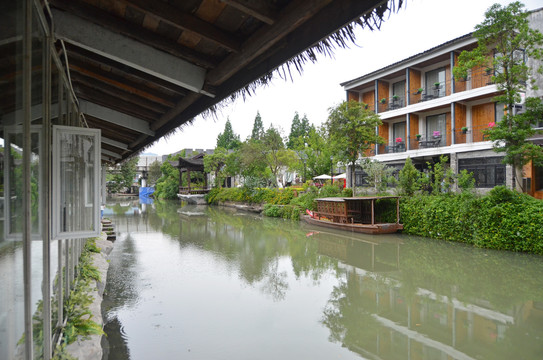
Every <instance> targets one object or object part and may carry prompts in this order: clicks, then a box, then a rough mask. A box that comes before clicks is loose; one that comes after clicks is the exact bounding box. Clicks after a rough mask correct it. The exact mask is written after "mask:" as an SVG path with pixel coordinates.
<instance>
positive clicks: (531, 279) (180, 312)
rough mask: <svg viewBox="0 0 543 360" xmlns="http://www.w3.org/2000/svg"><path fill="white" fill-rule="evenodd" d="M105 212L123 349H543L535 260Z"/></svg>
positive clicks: (217, 354) (292, 353)
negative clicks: (112, 237) (114, 234)
mask: <svg viewBox="0 0 543 360" xmlns="http://www.w3.org/2000/svg"><path fill="white" fill-rule="evenodd" d="M136 201H137V200H136ZM135 208H138V210H137V211H136V210H135ZM109 209H112V210H111V211H112V212H111V217H112V218H113V220H114V222H115V223H116V224H117V229H118V231H119V232H120V236H119V237H118V240H117V243H116V245H115V249H114V253H113V255H112V256H113V257H112V260H111V268H110V275H108V286H107V289H106V291H107V292H108V297H109V298H108V301H110V303H109V304H108V306H106V312H107V315H106V316H107V318H108V319H111V321H112V323H113V325H115V324H117V322H118V324H117V325H116V327H113V329H112V330H110V331H112V332H115V331H118V330H115V329H116V328H117V329H120V328H124V329H125V331H126V335H123V336H121V337H120V338H119V339H120V340H118V341H120V343H119V344H118V345H116V341H115V340H113V339H114V336H109V340H110V345H109V346H110V347H114V348H116V349H121V350H120V351H121V352H124V356H125V357H124V358H131V359H137V358H141V359H145V358H148V357H149V356H153V357H157V356H158V357H160V356H163V357H164V358H180V359H181V358H202V359H204V358H205V359H211V358H217V359H229V358H237V359H240V358H247V359H250V358H260V359H268V358H269V359H276V358H285V359H287V358H300V357H302V358H313V359H318V358H321V359H328V358H344V359H350V358H352V359H358V358H360V355H362V357H365V358H369V359H374V358H380V359H442V358H451V359H509V358H512V357H513V356H514V357H515V358H526V359H530V358H537V356H539V355H540V354H541V353H543V293H542V291H541V289H543V277H542V276H541V275H542V274H543V265H542V262H541V257H536V256H529V255H524V254H510V253H497V252H491V251H484V250H479V249H473V248H470V247H465V246H462V245H459V244H449V243H444V242H435V241H429V240H425V239H418V238H410V237H407V236H403V235H390V236H378V237H371V236H367V235H362V234H350V233H346V232H338V231H330V230H329V229H320V228H316V227H309V226H307V225H301V224H298V223H294V222H290V221H283V220H278V219H270V218H261V217H260V216H258V215H254V214H250V213H236V212H235V211H232V210H228V209H226V210H225V209H220V208H216V207H196V206H185V207H182V208H180V207H179V204H177V203H172V202H165V203H163V202H155V203H154V204H149V205H146V208H145V209H142V205H140V204H137V202H135V203H130V204H126V203H125V204H123V205H121V204H112V205H111V206H109ZM114 209H116V210H114ZM172 338H175V339H176V341H173V342H172V341H171V339H172ZM326 339H328V340H329V341H326ZM159 344H160V345H159ZM157 346H160V351H158V352H150V350H149V349H150V348H153V349H156V348H157ZM189 349H190V351H189ZM263 349H266V351H263ZM112 353H113V352H112ZM196 353H198V355H196ZM110 358H123V357H122V355H118V357H117V356H116V357H110Z"/></svg>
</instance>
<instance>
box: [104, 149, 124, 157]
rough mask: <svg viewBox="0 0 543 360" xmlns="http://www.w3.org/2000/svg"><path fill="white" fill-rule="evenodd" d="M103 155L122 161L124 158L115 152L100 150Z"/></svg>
mask: <svg viewBox="0 0 543 360" xmlns="http://www.w3.org/2000/svg"><path fill="white" fill-rule="evenodd" d="M100 150H101V152H102V154H103V155H107V156H110V157H114V158H115V159H120V158H122V156H121V155H119V154H117V153H116V152H114V151H109V150H106V149H100Z"/></svg>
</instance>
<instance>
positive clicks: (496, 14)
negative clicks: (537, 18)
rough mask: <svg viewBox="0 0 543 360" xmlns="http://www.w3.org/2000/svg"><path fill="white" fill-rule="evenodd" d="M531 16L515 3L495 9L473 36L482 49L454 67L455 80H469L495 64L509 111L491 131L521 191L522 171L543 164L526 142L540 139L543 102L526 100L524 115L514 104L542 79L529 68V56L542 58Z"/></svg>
mask: <svg viewBox="0 0 543 360" xmlns="http://www.w3.org/2000/svg"><path fill="white" fill-rule="evenodd" d="M528 15H529V14H528V13H527V12H526V11H525V10H524V5H523V4H521V3H520V2H518V1H516V2H513V3H511V4H509V5H507V6H502V5H499V4H494V5H492V6H491V7H490V8H489V9H488V10H487V12H486V13H485V19H484V20H483V22H482V23H481V24H479V25H477V26H476V27H475V29H476V30H475V32H474V33H473V35H474V36H475V37H476V38H477V41H478V45H477V48H475V49H474V50H472V51H463V52H462V53H461V54H460V56H459V59H458V65H457V66H456V67H455V69H454V70H453V71H454V75H455V76H456V77H465V76H466V75H467V74H468V71H469V70H470V69H472V68H473V67H475V66H483V65H485V64H489V63H491V64H492V67H493V69H494V76H493V77H492V79H493V81H494V82H495V83H496V85H497V87H498V89H499V90H500V91H501V94H500V95H498V96H496V98H495V100H496V101H497V102H498V103H501V104H504V107H505V108H506V109H507V111H506V114H505V115H504V117H503V120H502V121H500V122H498V124H496V125H495V126H493V127H491V128H489V129H488V130H487V134H488V136H489V138H490V140H492V141H493V147H494V150H495V151H497V152H503V153H505V157H504V163H506V164H509V165H511V166H512V167H513V169H514V173H515V188H517V189H520V187H521V184H522V183H521V179H522V166H523V165H525V164H527V163H528V162H530V161H533V163H534V164H536V165H543V149H542V148H541V147H539V146H537V145H535V144H533V143H532V142H528V141H526V140H527V139H528V138H530V137H531V136H533V135H535V134H536V131H535V130H534V129H533V125H535V124H536V123H537V122H538V121H540V119H541V118H542V115H543V106H542V104H541V99H538V98H532V99H526V102H525V106H526V112H525V113H524V114H516V113H515V111H516V109H515V104H518V103H520V102H521V94H522V93H524V92H525V91H526V86H527V84H531V85H532V88H533V89H535V84H534V82H535V79H533V78H532V79H530V75H531V73H532V71H533V70H535V72H534V73H537V74H541V73H542V71H543V68H542V67H541V66H539V68H537V69H530V68H529V67H528V65H527V64H526V62H525V59H526V56H528V57H530V58H531V59H535V60H542V59H543V50H542V46H543V35H542V34H541V33H540V32H539V31H538V30H536V29H532V28H530V24H529V20H528Z"/></svg>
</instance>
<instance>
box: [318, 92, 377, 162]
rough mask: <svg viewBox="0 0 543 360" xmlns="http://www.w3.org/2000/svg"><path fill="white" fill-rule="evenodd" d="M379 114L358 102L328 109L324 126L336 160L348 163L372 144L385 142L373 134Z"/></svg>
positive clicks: (343, 103) (353, 160)
mask: <svg viewBox="0 0 543 360" xmlns="http://www.w3.org/2000/svg"><path fill="white" fill-rule="evenodd" d="M381 124H382V122H381V119H380V118H379V115H377V114H375V113H374V112H373V111H371V110H369V109H364V107H363V104H361V103H359V102H357V101H349V102H347V101H344V102H342V103H341V104H339V105H337V106H336V107H333V108H330V109H329V114H328V119H327V120H326V123H325V126H326V129H327V131H328V135H329V141H330V143H331V146H332V148H333V149H334V150H333V151H334V154H335V158H337V160H339V161H341V162H343V163H346V164H351V165H352V168H354V163H355V161H356V160H358V157H359V155H363V154H364V152H365V151H366V150H368V149H369V148H370V147H371V145H373V144H376V143H383V142H384V140H383V139H382V138H381V137H380V136H379V135H377V134H376V133H375V128H376V127H377V126H379V125H381Z"/></svg>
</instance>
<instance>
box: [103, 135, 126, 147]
mask: <svg viewBox="0 0 543 360" xmlns="http://www.w3.org/2000/svg"><path fill="white" fill-rule="evenodd" d="M101 139H102V143H103V144H108V145H111V146H114V147H116V148H119V149H121V150H128V144H125V143H122V142H120V141H117V140H113V139H109V138H107V137H104V136H102V138H101Z"/></svg>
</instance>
